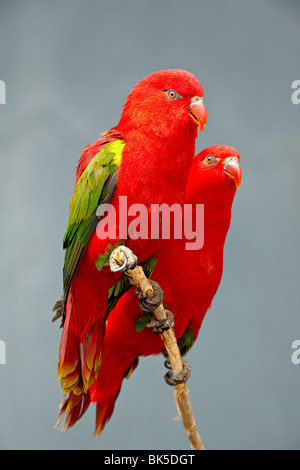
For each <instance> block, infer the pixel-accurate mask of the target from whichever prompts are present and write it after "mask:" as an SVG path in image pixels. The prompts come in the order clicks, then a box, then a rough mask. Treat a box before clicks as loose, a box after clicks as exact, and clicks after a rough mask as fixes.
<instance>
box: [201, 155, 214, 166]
mask: <svg viewBox="0 0 300 470" xmlns="http://www.w3.org/2000/svg"><path fill="white" fill-rule="evenodd" d="M204 161H205V163H207V164H208V165H213V164H214V163H216V161H217V159H216V158H215V157H213V156H212V155H207V157H205V158H204Z"/></svg>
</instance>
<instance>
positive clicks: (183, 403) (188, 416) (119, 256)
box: [111, 248, 205, 450]
mask: <svg viewBox="0 0 300 470" xmlns="http://www.w3.org/2000/svg"><path fill="white" fill-rule="evenodd" d="M111 256H113V257H114V258H115V260H116V261H117V262H118V264H119V265H120V266H122V265H123V263H124V260H125V255H124V253H123V252H122V251H119V250H118V248H116V250H114V251H113V253H112V255H111ZM126 274H127V275H128V276H129V277H130V278H131V281H132V283H134V284H135V285H136V286H137V287H139V289H140V291H141V293H142V294H144V295H147V297H148V299H149V300H151V299H152V298H153V296H154V290H153V288H152V286H151V284H150V282H149V281H148V279H147V278H146V276H145V274H144V271H143V269H142V267H141V266H136V267H135V268H134V269H128V270H127V271H126ZM153 313H154V315H155V317H156V318H157V320H158V322H162V321H163V320H166V319H167V315H166V312H165V309H164V306H163V304H162V303H161V304H160V305H159V306H158V307H157V308H156V309H155V310H154V312H153ZM161 338H162V340H163V343H164V346H165V349H166V351H167V354H168V358H169V362H170V364H171V367H172V369H173V370H174V371H175V370H176V371H178V372H181V371H182V358H181V354H180V351H179V348H178V344H177V340H176V336H175V333H174V330H173V328H170V329H169V330H167V331H164V332H163V333H162V335H161ZM189 394H190V391H189V389H188V387H187V385H186V383H182V384H179V385H176V387H175V392H174V396H175V403H177V404H178V408H179V411H180V415H181V418H182V422H183V425H184V429H185V431H186V434H187V436H188V438H189V441H190V444H191V447H192V449H193V450H205V447H204V444H203V442H202V439H201V437H200V434H199V432H198V430H197V425H196V421H195V418H194V415H193V410H192V406H191V402H190V398H189Z"/></svg>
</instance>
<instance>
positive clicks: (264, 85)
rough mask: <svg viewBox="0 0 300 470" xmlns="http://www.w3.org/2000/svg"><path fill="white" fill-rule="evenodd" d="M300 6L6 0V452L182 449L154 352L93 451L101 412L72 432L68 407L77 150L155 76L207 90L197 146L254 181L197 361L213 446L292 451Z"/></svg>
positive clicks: (299, 324) (204, 420) (201, 421)
mask: <svg viewBox="0 0 300 470" xmlns="http://www.w3.org/2000/svg"><path fill="white" fill-rule="evenodd" d="M299 20H300V5H299V2H296V1H287V0H282V1H278V0H277V1H274V0H272V1H271V0H263V1H262V0H254V1H253V0H252V1H251V2H249V1H248V0H247V1H241V0H239V1H237V0H236V1H234V0H226V1H225V0H224V1H221V0H219V1H217V0H210V1H202V0H198V1H196V0H195V1H193V0H184V1H181V2H180V1H170V0H169V1H168V0H151V1H147V2H146V1H143V0H139V1H134V0H127V1H123V0H122V1H121V0H110V1H109V2H107V1H102V0H101V1H92V0H89V1H84V2H83V1H79V0H75V1H68V0H64V1H63V2H61V1H52V2H45V1H40V0H36V1H34V0H28V1H17V0H15V1H6V2H5V1H3V0H2V1H1V3H0V79H1V80H4V81H5V82H6V86H7V103H6V105H1V106H0V133H1V136H0V155H1V184H0V198H1V231H0V234H1V235H0V236H1V244H0V250H1V281H0V289H1V315H0V339H1V340H3V341H5V343H6V348H7V364H6V365H0V384H1V386H0V448H2V449H27V448H29V449H168V448H169V449H176V448H181V449H189V443H188V441H187V438H186V436H185V433H184V430H183V427H182V423H181V422H175V423H174V422H172V418H173V417H175V416H176V415H177V411H176V409H175V407H174V404H173V397H172V389H171V388H169V387H167V386H166V385H165V383H164V381H163V379H162V376H163V373H164V367H163V361H162V359H161V358H159V357H155V358H147V359H143V360H142V361H141V364H140V367H139V368H138V369H137V370H136V372H135V373H134V374H133V375H132V377H131V379H130V380H129V381H126V382H125V383H124V387H123V389H122V392H121V395H120V397H119V399H118V401H117V405H116V409H115V412H114V415H113V417H112V419H111V421H110V423H109V424H108V426H107V428H106V429H105V431H104V433H103V434H102V435H101V437H100V438H99V439H98V440H96V441H94V440H93V439H92V433H93V429H94V412H95V411H94V408H93V407H91V409H90V410H89V411H88V413H87V414H86V415H85V417H84V418H83V419H82V420H81V422H79V423H77V425H76V426H75V428H73V429H72V430H70V431H68V432H65V433H60V432H58V431H57V430H55V429H54V428H53V427H54V424H55V422H56V418H57V414H58V404H59V402H60V399H61V389H60V384H59V383H58V380H57V373H56V364H57V354H58V345H59V339H60V333H61V331H60V330H59V329H58V325H57V324H55V325H52V324H51V308H52V306H53V303H54V302H55V301H56V300H57V298H59V296H60V294H61V283H62V279H61V278H62V274H61V273H62V264H63V251H62V237H63V233H64V230H65V227H66V222H67V217H68V205H69V200H70V198H71V195H72V191H73V187H74V171H73V168H74V166H75V165H76V163H77V160H78V155H79V153H80V152H81V150H82V149H83V148H84V147H85V146H86V145H87V144H88V143H90V142H92V141H93V140H95V139H96V138H97V137H98V135H99V133H100V132H101V131H103V130H106V129H108V128H110V127H112V126H114V125H115V124H116V123H117V122H118V119H119V115H120V112H121V107H122V105H123V103H124V99H125V97H126V95H127V94H128V93H129V91H130V89H131V88H132V86H134V85H135V83H136V82H137V81H138V80H140V79H142V78H144V77H145V76H146V75H147V74H148V73H150V72H153V71H155V70H160V69H166V68H184V69H187V70H189V71H191V72H192V73H194V74H195V75H196V76H197V77H198V78H199V80H200V81H201V83H202V85H203V88H204V90H205V102H206V105H207V109H208V125H207V128H206V130H205V131H204V132H203V133H202V134H201V135H200V136H199V139H198V141H197V150H198V151H200V150H201V149H202V148H204V147H207V146H208V145H212V144H217V143H218V144H219V143H224V144H228V145H233V146H235V147H236V148H237V149H238V150H239V151H240V154H241V158H242V168H243V182H242V185H241V187H240V190H239V191H238V194H237V197H236V200H235V203H234V210H233V220H232V226H231V229H230V233H229V237H228V241H227V245H226V250H225V267H224V276H223V281H222V284H221V287H220V290H219V292H218V294H217V296H216V298H215V300H214V303H213V308H212V310H211V311H210V312H209V314H208V316H207V317H206V320H205V322H204V325H203V328H202V330H201V332H200V336H199V339H198V342H197V343H196V345H195V346H194V348H193V350H192V351H191V352H190V354H189V356H188V360H189V362H190V364H191V365H192V377H191V379H190V382H189V388H190V391H191V400H192V405H193V410H194V413H195V417H196V420H197V423H198V427H199V431H200V433H201V436H202V438H203V440H204V443H205V445H206V447H207V448H208V449H248V448H250V449H253V448H257V449H266V448H270V449H274V448H284V449H288V448H289V449H297V448H298V449H299V448H300V426H299V418H300V407H299V399H300V395H299V385H300V383H299V374H300V365H299V366H295V365H293V364H292V362H291V354H292V350H291V344H292V342H293V341H294V340H295V339H300V317H299V274H300V268H299V229H300V225H299V170H300V163H299V161H300V158H299V143H300V142H299V141H300V138H299V122H300V105H299V106H295V105H293V104H292V101H291V95H292V90H291V83H292V82H293V81H294V80H297V79H300V70H299V64H300V62H299V52H300V28H299Z"/></svg>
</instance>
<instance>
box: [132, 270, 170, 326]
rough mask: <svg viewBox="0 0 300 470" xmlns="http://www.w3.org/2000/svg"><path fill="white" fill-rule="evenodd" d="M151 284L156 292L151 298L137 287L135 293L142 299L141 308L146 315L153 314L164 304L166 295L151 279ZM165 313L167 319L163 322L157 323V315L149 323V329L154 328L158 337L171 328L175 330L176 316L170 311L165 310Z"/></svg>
mask: <svg viewBox="0 0 300 470" xmlns="http://www.w3.org/2000/svg"><path fill="white" fill-rule="evenodd" d="M149 283H150V284H151V287H152V289H153V291H154V295H153V296H152V297H151V298H149V297H148V296H147V295H145V294H143V293H142V292H141V289H140V288H139V287H137V289H136V291H135V293H136V295H137V296H138V297H139V299H140V303H139V307H140V309H141V310H142V311H143V312H146V313H153V312H154V310H156V309H157V308H158V307H159V305H160V304H162V302H163V300H164V294H163V291H162V289H161V287H160V285H159V284H158V283H157V282H155V281H152V280H151V279H149ZM165 313H166V316H167V318H166V319H165V320H162V321H160V322H159V321H157V318H156V317H155V315H153V317H152V318H151V320H150V322H149V323H148V325H147V326H148V327H149V328H153V332H154V334H156V335H161V334H162V333H163V332H164V331H167V330H169V329H170V328H173V326H174V315H173V313H172V312H170V311H169V310H166V309H165Z"/></svg>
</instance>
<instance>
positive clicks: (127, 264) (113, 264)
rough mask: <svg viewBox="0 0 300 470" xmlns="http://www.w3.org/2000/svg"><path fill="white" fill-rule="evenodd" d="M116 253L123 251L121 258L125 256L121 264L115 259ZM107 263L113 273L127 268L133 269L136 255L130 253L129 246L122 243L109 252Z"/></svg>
mask: <svg viewBox="0 0 300 470" xmlns="http://www.w3.org/2000/svg"><path fill="white" fill-rule="evenodd" d="M117 253H123V258H125V259H124V262H123V264H122V265H121V266H120V264H119V263H118V261H117V256H116V255H117ZM109 265H110V269H111V271H112V272H113V273H117V272H119V271H127V269H134V268H135V267H136V265H137V257H136V256H135V255H134V254H133V253H132V251H131V249H130V248H128V247H127V246H124V245H120V246H118V248H116V249H115V250H114V251H113V252H112V253H111V255H110V258H109Z"/></svg>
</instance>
